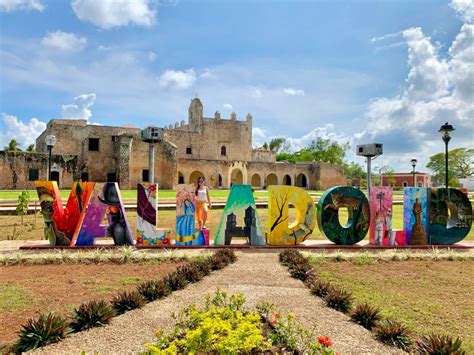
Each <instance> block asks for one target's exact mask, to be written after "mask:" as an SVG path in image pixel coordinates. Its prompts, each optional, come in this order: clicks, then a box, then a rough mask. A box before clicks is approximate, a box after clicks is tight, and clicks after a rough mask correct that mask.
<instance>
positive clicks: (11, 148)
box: [4, 139, 21, 152]
mask: <svg viewBox="0 0 474 355" xmlns="http://www.w3.org/2000/svg"><path fill="white" fill-rule="evenodd" d="M4 150H5V151H7V152H15V151H20V152H21V148H20V145H19V144H18V142H17V141H16V139H12V140H11V141H10V143H8V145H7V146H5V148H4Z"/></svg>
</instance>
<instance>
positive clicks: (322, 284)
mask: <svg viewBox="0 0 474 355" xmlns="http://www.w3.org/2000/svg"><path fill="white" fill-rule="evenodd" d="M309 287H310V290H311V293H312V294H314V295H316V296H318V297H321V298H324V297H326V296H327V294H328V293H329V290H330V288H331V287H332V286H331V284H330V283H329V282H328V281H324V280H314V281H313V282H312V283H311V284H310V285H309Z"/></svg>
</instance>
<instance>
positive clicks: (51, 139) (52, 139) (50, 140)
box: [45, 134, 57, 148]
mask: <svg viewBox="0 0 474 355" xmlns="http://www.w3.org/2000/svg"><path fill="white" fill-rule="evenodd" d="M45 142H46V145H47V146H48V148H53V147H54V146H55V145H56V142H57V139H56V136H55V135H53V134H49V135H47V136H46V139H45Z"/></svg>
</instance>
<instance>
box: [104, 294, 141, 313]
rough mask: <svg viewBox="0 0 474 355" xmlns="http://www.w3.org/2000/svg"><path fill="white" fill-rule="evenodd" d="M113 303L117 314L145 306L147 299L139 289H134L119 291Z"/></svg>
mask: <svg viewBox="0 0 474 355" xmlns="http://www.w3.org/2000/svg"><path fill="white" fill-rule="evenodd" d="M111 303H112V307H113V308H114V310H115V312H117V314H123V313H125V312H128V311H131V310H132V309H136V308H141V307H143V305H144V304H145V301H144V299H143V297H142V296H141V295H140V294H139V293H138V292H137V291H132V292H122V293H119V294H118V295H116V296H114V298H113V299H112V301H111Z"/></svg>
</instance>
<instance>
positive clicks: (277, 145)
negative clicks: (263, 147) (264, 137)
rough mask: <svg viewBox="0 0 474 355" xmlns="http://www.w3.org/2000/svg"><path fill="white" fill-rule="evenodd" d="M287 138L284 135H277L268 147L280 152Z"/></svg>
mask: <svg viewBox="0 0 474 355" xmlns="http://www.w3.org/2000/svg"><path fill="white" fill-rule="evenodd" d="M285 140H286V139H285V138H283V137H277V138H273V139H272V140H271V141H270V144H269V145H268V147H269V148H270V150H271V151H273V152H278V151H279V150H280V149H281V148H282V146H283V144H284V143H285Z"/></svg>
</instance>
